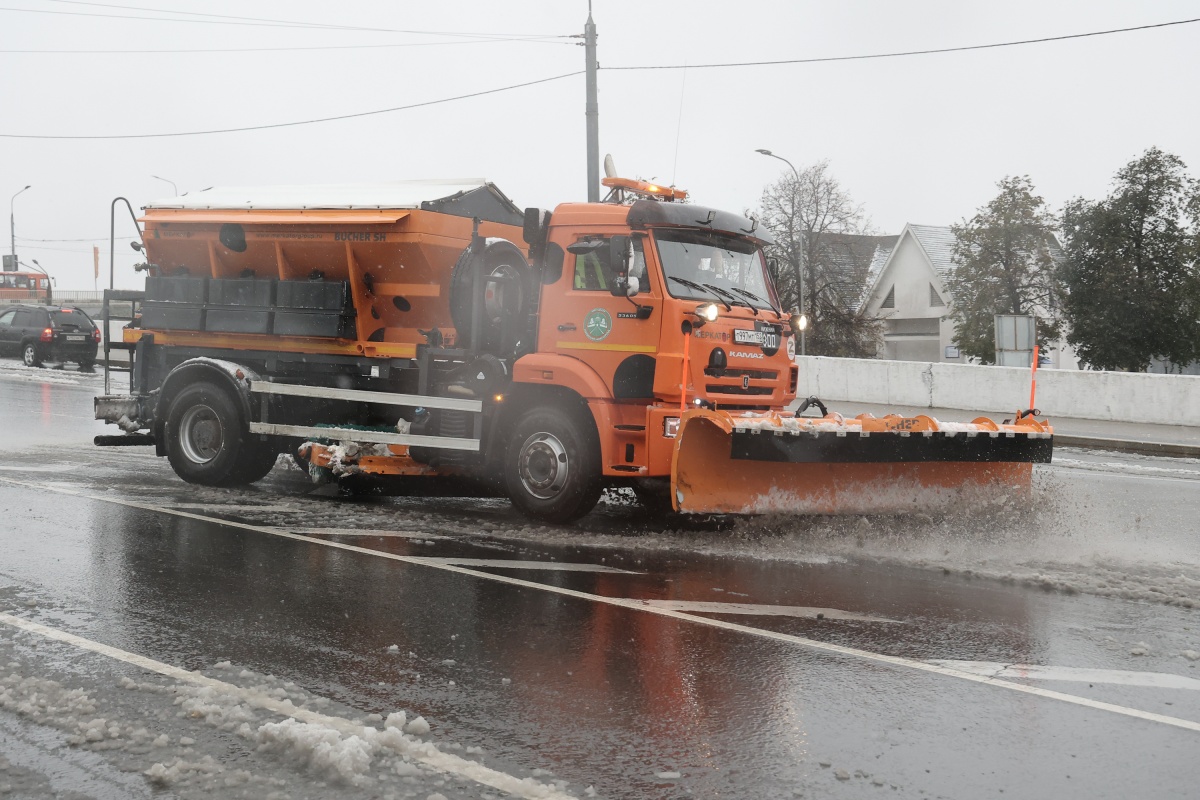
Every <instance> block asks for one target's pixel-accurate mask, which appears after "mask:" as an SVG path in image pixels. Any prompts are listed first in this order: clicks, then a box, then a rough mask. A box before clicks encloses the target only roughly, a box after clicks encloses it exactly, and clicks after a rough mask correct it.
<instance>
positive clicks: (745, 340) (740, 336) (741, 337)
mask: <svg viewBox="0 0 1200 800" xmlns="http://www.w3.org/2000/svg"><path fill="white" fill-rule="evenodd" d="M733 341H734V343H735V344H762V343H763V332H762V331H748V330H735V331H734V332H733Z"/></svg>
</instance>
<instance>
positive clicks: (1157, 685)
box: [929, 659, 1200, 691]
mask: <svg viewBox="0 0 1200 800" xmlns="http://www.w3.org/2000/svg"><path fill="white" fill-rule="evenodd" d="M929 663H930V664H940V665H942V666H944V667H951V668H953V669H960V670H962V671H963V672H970V673H973V674H975V675H989V676H991V677H994V678H1028V679H1029V680H1034V681H1070V682H1072V683H1111V684H1118V685H1121V686H1149V687H1151V688H1154V689H1191V690H1192V691H1200V680H1197V679H1195V678H1188V677H1186V676H1184V675H1172V674H1171V673H1169V672H1138V671H1136V670H1127V669H1092V668H1090V667H1051V666H1042V665H1040V664H1000V663H996V662H991V661H947V660H943V659H934V660H931V661H930V662H929Z"/></svg>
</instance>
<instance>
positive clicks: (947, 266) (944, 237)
mask: <svg viewBox="0 0 1200 800" xmlns="http://www.w3.org/2000/svg"><path fill="white" fill-rule="evenodd" d="M904 227H905V229H906V230H908V231H911V232H912V235H913V238H915V239H916V240H917V244H919V245H921V249H922V250H924V251H925V255H927V256H929V263H930V265H931V266H932V267H933V270H934V272H936V273H937V274H938V277H939V278H941V280H942V284H943V285H945V283H946V280H947V279H948V278H949V277H950V276H951V275H953V274H954V241H955V240H954V232H953V231H952V230H950V228H949V227H948V226H945V225H912V224H909V225H905V226H904Z"/></svg>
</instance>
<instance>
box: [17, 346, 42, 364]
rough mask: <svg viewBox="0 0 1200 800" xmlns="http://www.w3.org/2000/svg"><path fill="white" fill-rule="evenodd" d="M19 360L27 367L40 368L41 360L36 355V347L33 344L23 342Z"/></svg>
mask: <svg viewBox="0 0 1200 800" xmlns="http://www.w3.org/2000/svg"><path fill="white" fill-rule="evenodd" d="M21 360H22V361H24V362H25V366H27V367H40V366H41V365H42V358H41V356H39V355H38V350H37V345H36V344H34V343H33V342H25V344H23V345H21Z"/></svg>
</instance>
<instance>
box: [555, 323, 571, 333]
mask: <svg viewBox="0 0 1200 800" xmlns="http://www.w3.org/2000/svg"><path fill="white" fill-rule="evenodd" d="M558 329H559V330H560V331H563V332H565V331H573V330H575V323H573V322H564V323H563V324H562V325H559V326H558Z"/></svg>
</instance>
